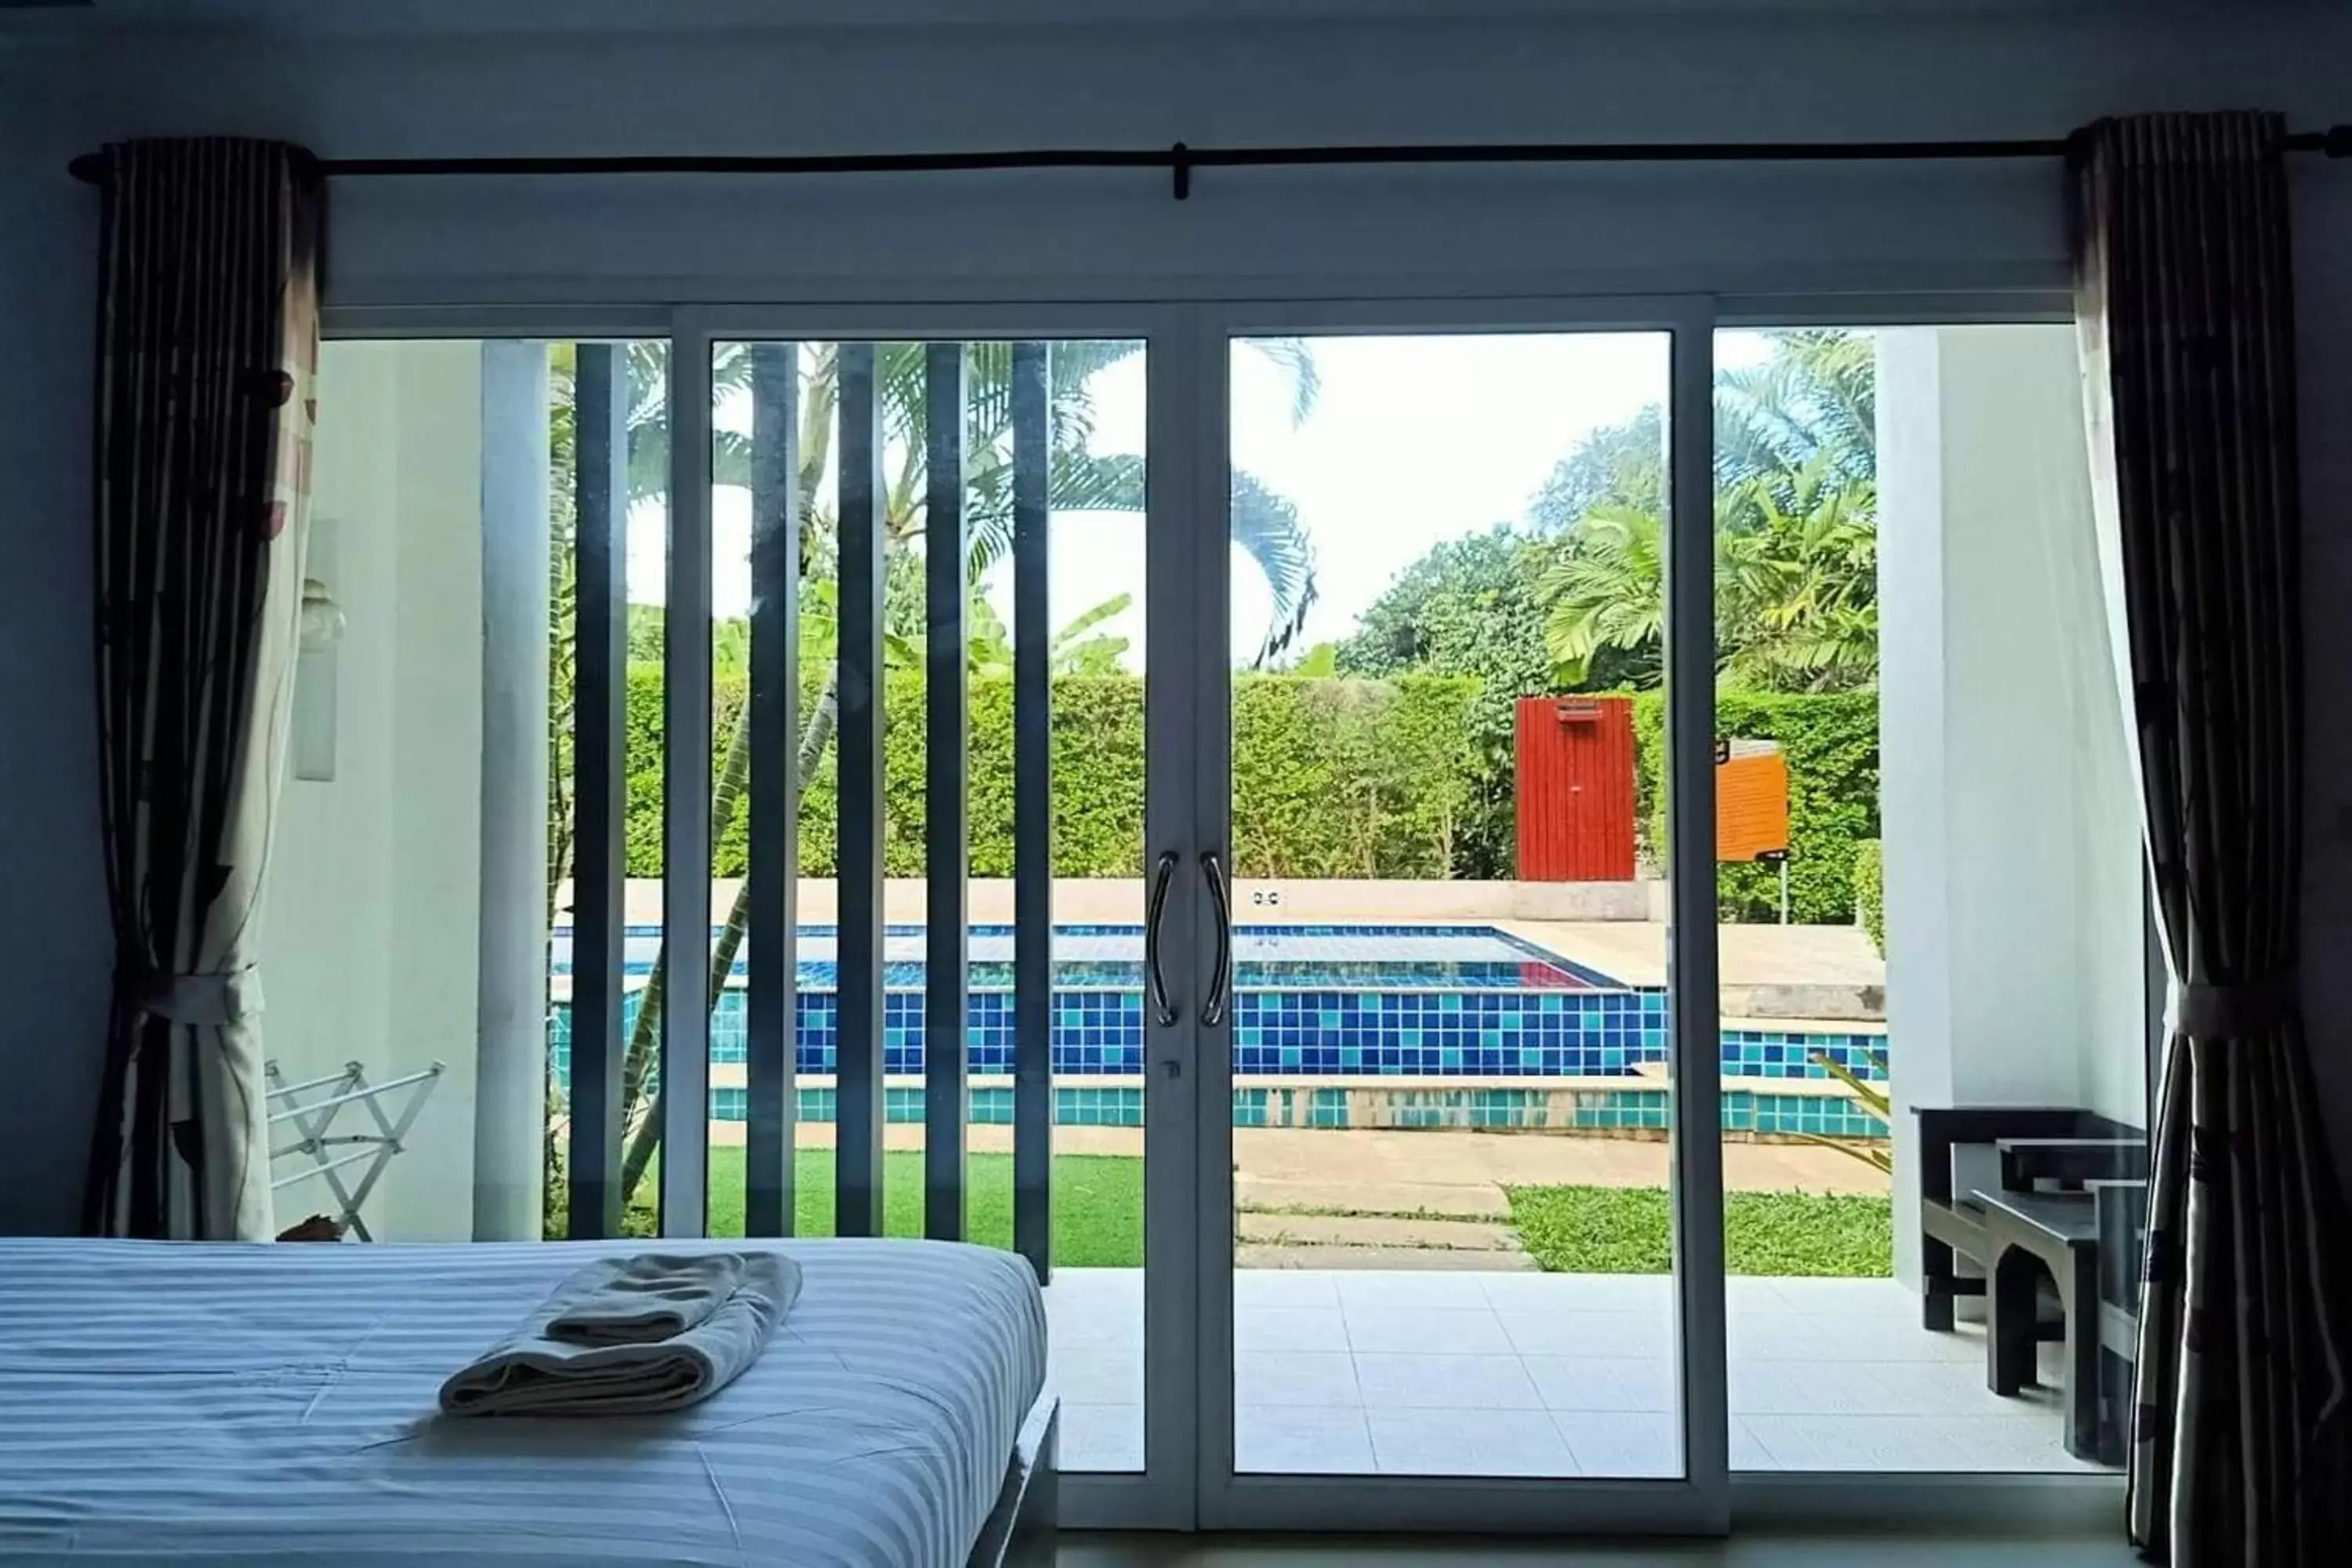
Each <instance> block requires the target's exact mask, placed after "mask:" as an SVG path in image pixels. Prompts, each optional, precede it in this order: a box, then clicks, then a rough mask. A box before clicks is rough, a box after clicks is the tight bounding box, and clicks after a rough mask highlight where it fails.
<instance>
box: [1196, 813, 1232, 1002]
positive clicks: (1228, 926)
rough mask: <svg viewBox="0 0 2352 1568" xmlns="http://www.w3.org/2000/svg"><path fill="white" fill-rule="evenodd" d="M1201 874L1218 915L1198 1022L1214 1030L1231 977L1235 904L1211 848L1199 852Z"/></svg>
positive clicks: (1221, 865) (1228, 991) (1214, 852)
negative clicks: (1212, 968)
mask: <svg viewBox="0 0 2352 1568" xmlns="http://www.w3.org/2000/svg"><path fill="white" fill-rule="evenodd" d="M1201 874H1202V876H1204V877H1206V878H1207V879H1209V902H1210V904H1211V905H1212V906H1213V908H1214V909H1215V910H1216V914H1217V967H1216V970H1215V972H1214V973H1212V974H1211V975H1210V976H1209V999H1208V1000H1207V1001H1205V1002H1203V1003H1202V1004H1201V1022H1202V1023H1203V1024H1205V1025H1207V1026H1209V1027H1210V1028H1212V1029H1213V1028H1215V1027H1216V1026H1218V1025H1220V1024H1222V1023H1223V1022H1224V1021H1225V998H1226V996H1227V994H1229V993H1230V990H1231V987H1232V984H1233V978H1234V903H1233V900H1232V898H1231V897H1229V896H1228V894H1227V892H1226V889H1225V868H1224V864H1223V862H1222V861H1220V860H1219V859H1218V858H1217V852H1216V851H1215V850H1213V849H1204V850H1202V852H1201Z"/></svg>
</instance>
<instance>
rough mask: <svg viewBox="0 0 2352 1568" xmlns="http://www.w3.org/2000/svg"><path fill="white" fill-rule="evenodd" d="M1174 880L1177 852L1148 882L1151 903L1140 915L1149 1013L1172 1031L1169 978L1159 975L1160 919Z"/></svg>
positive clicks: (1167, 857) (1162, 858)
mask: <svg viewBox="0 0 2352 1568" xmlns="http://www.w3.org/2000/svg"><path fill="white" fill-rule="evenodd" d="M1175 879H1176V851H1174V850H1173V849H1171V850H1168V851H1167V852H1165V853H1164V854H1162V855H1161V856H1160V869H1159V871H1158V872H1157V873H1156V874H1155V875H1154V876H1153V877H1152V879H1151V902H1150V904H1149V905H1148V906H1146V908H1145V910H1144V915H1143V973H1144V978H1145V979H1146V980H1147V981H1148V982H1150V986H1151V1011H1152V1014H1153V1016H1155V1017H1157V1018H1158V1019H1159V1021H1160V1027H1161V1028H1163V1029H1168V1028H1173V1027H1174V1026H1175V1024H1176V1008H1175V1005H1174V1004H1172V1003H1171V1002H1170V1001H1169V1000H1168V977H1167V976H1166V975H1165V974H1162V973H1160V916H1162V915H1164V914H1166V913H1167V912H1168V885H1169V884H1170V883H1171V882H1172V881H1174V880H1175Z"/></svg>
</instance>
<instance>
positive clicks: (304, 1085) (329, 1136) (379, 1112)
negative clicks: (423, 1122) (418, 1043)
mask: <svg viewBox="0 0 2352 1568" xmlns="http://www.w3.org/2000/svg"><path fill="white" fill-rule="evenodd" d="M261 1070H262V1074H263V1076H264V1078H265V1079H267V1080H268V1086H269V1090H268V1095H267V1097H266V1099H267V1101H268V1110H269V1126H270V1129H271V1132H272V1134H273V1136H274V1135H275V1133H276V1131H277V1129H278V1126H279V1124H281V1123H289V1122H290V1123H291V1124H292V1126H293V1130H294V1131H296V1132H297V1133H299V1135H300V1136H299V1138H297V1139H296V1140H295V1141H294V1142H291V1143H274V1144H272V1145H271V1146H270V1150H269V1158H270V1162H271V1163H273V1164H274V1163H277V1162H278V1161H279V1160H283V1159H287V1158H289V1157H290V1156H293V1155H297V1154H301V1155H307V1156H308V1157H309V1159H310V1163H309V1164H308V1165H306V1166H304V1167H303V1168H301V1169H299V1170H297V1171H295V1172H293V1173H290V1174H288V1175H283V1176H278V1177H277V1178H275V1179H273V1180H272V1181H271V1182H270V1184H269V1190H270V1191H271V1192H273V1193H274V1192H278V1191H280V1190H281V1189H283V1188H286V1187H290V1186H292V1185H293V1184H295V1183H297V1182H307V1181H309V1180H310V1179H311V1178H312V1177H314V1176H319V1177H324V1178H325V1179H326V1183H327V1190H328V1191H330V1192H331V1193H332V1194H335V1202H336V1204H337V1205H340V1212H338V1213H337V1214H336V1215H335V1222H336V1224H337V1225H339V1226H343V1227H344V1228H346V1229H348V1230H349V1231H350V1232H351V1233H352V1235H353V1236H356V1237H358V1238H359V1239H360V1240H362V1241H373V1240H374V1239H375V1237H373V1236H371V1235H369V1234H368V1227H367V1222H366V1221H365V1220H363V1219H362V1218H361V1217H360V1205H362V1204H363V1203H365V1202H367V1198H368V1194H370V1193H371V1192H373V1191H374V1190H375V1184H376V1182H377V1181H378V1180H379V1179H380V1178H381V1177H382V1176H383V1170H384V1167H385V1166H386V1165H389V1164H391V1163H392V1157H393V1156H394V1155H395V1154H397V1153H399V1152H400V1151H401V1147H402V1144H401V1140H402V1139H404V1138H405V1137H407V1136H408V1130H409V1128H410V1127H412V1126H414V1125H415V1121H416V1114H417V1112H418V1111H420V1110H424V1109H425V1100H428V1099H430V1098H431V1097H432V1094H433V1086H434V1085H435V1084H436V1083H438V1082H440V1081H441V1074H442V1073H443V1072H444V1071H445V1070H446V1067H445V1064H443V1063H440V1062H435V1063H434V1064H433V1065H432V1066H431V1067H428V1068H421V1069H419V1070H418V1071H415V1072H412V1073H407V1074H404V1075H403V1076H401V1077H399V1078H395V1079H386V1080H385V1081H384V1082H383V1083H375V1084H372V1083H370V1082H368V1080H367V1071H366V1069H365V1068H362V1066H361V1065H360V1064H359V1063H358V1062H345V1063H344V1064H343V1070H342V1071H341V1072H332V1073H327V1074H324V1075H322V1076H320V1077H319V1078H313V1079H304V1080H303V1081H302V1082H300V1083H288V1082H287V1081H286V1080H285V1077H284V1075H282V1074H281V1073H279V1072H278V1064H277V1063H276V1062H266V1063H264V1064H263V1065H262V1069H261ZM403 1094H405V1099H394V1100H392V1101H391V1103H393V1104H394V1105H395V1106H396V1107H397V1109H396V1110H394V1111H392V1112H389V1113H387V1111H386V1110H385V1104H386V1101H387V1098H388V1097H397V1096H401V1095H403ZM307 1095H316V1097H317V1098H315V1099H305V1098H303V1097H304V1096H307ZM347 1105H357V1106H362V1107H364V1108H365V1109H366V1110H367V1114H368V1117H369V1119H370V1120H372V1121H373V1122H374V1123H375V1131H373V1132H341V1133H337V1132H333V1131H331V1130H332V1128H333V1127H334V1124H335V1119H336V1118H337V1117H339V1116H341V1114H342V1110H343V1108H344V1107H345V1106H347ZM355 1165H363V1166H365V1169H364V1170H362V1172H361V1173H360V1175H359V1179H358V1182H357V1184H355V1185H352V1184H345V1182H344V1180H343V1177H342V1174H341V1173H342V1172H344V1171H345V1170H348V1169H350V1168H351V1167H352V1166H355Z"/></svg>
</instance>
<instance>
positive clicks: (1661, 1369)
mask: <svg viewBox="0 0 2352 1568" xmlns="http://www.w3.org/2000/svg"><path fill="white" fill-rule="evenodd" d="M1519 1361H1520V1364H1522V1365H1523V1366H1525V1367H1526V1368H1527V1370H1528V1377H1529V1378H1530V1379H1532V1380H1533V1382H1534V1383H1535V1385H1536V1393H1537V1394H1539V1395H1540V1396H1541V1397H1542V1399H1543V1402H1544V1407H1545V1408H1546V1409H1549V1410H1588V1411H1610V1410H1647V1411H1668V1412H1671V1411H1672V1410H1673V1409H1674V1408H1675V1366H1674V1363H1672V1362H1669V1361H1660V1360H1635V1359H1633V1358H1631V1357H1617V1356H1564V1355H1530V1356H1521V1357H1520V1358H1519Z"/></svg>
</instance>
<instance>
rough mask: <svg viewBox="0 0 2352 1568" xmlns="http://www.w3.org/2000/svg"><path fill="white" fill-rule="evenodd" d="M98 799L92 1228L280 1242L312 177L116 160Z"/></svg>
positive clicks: (315, 192)
mask: <svg viewBox="0 0 2352 1568" xmlns="http://www.w3.org/2000/svg"><path fill="white" fill-rule="evenodd" d="M106 164H107V167H106V184H105V191H106V195H105V209H104V216H103V218H102V221H101V228H100V285H99V347H98V397H97V411H96V418H97V433H98V447H97V489H96V502H97V508H96V510H97V519H96V521H97V543H98V572H97V582H98V672H99V690H98V699H99V749H100V758H99V785H100V805H101V811H102V814H103V816H102V828H103V832H104V836H105V850H106V872H107V894H108V898H109V900H110V905H111V908H112V911H113V922H114V943H115V961H114V962H115V993H114V1005H113V1009H112V1013H111V1016H110V1022H109V1025H108V1032H107V1041H106V1076H105V1089H104V1094H103V1098H102V1100H100V1107H99V1123H98V1128H97V1133H96V1136H95V1138H94V1139H93V1141H92V1146H91V1151H90V1170H89V1190H88V1195H87V1200H86V1207H85V1214H84V1218H85V1222H86V1224H87V1226H88V1228H89V1229H90V1230H91V1231H92V1232H94V1233H97V1234H101V1235H116V1236H157V1237H198V1238H228V1237H241V1238H248V1239H254V1238H265V1237H268V1236H269V1235H270V1233H271V1225H270V1205H269V1142H268V1130H267V1127H266V1124H265V1120H264V1109H263V1108H264V1103H265V1101H264V1093H265V1090H264V1086H263V1081H262V1047H261V1033H260V1025H259V1017H258V1015H259V1013H260V1011H261V984H260V977H259V974H258V972H257V969H256V968H255V956H256V955H255V952H254V933H255V927H256V925H257V917H258V913H259V907H260V899H261V891H262V882H263V872H264V868H266V866H267V865H268V855H269V838H270V826H271V820H272V816H273V813H274V810H275V806H276V803H277V798H278V779H279V777H280V775H281V773H282V772H283V758H284V752H285V744H286V729H287V718H288V713H289V705H290V701H291V696H292V689H293V677H294V658H295V651H296V644H297V638H298V633H299V624H300V615H301V601H302V592H301V590H302V545H303V533H304V523H305V512H306V510H307V502H308V497H309V489H310V430H311V424H312V421H313V418H314V417H315V414H316V407H315V405H314V403H313V401H312V377H313V375H314V374H315V372H316V370H317V367H318V350H319V314H318V310H319V240H320V221H321V207H320V187H319V181H318V178H317V173H316V167H315V165H314V164H313V163H312V162H311V160H310V158H309V157H308V155H306V154H304V153H301V152H300V151H299V150H298V149H295V148H290V147H285V146H280V145H278V144H275V143H271V142H245V141H234V140H228V139H221V138H214V139H205V140H200V141H170V142H127V143H123V144H121V145H118V146H114V147H110V148H108V149H107V154H106Z"/></svg>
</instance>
